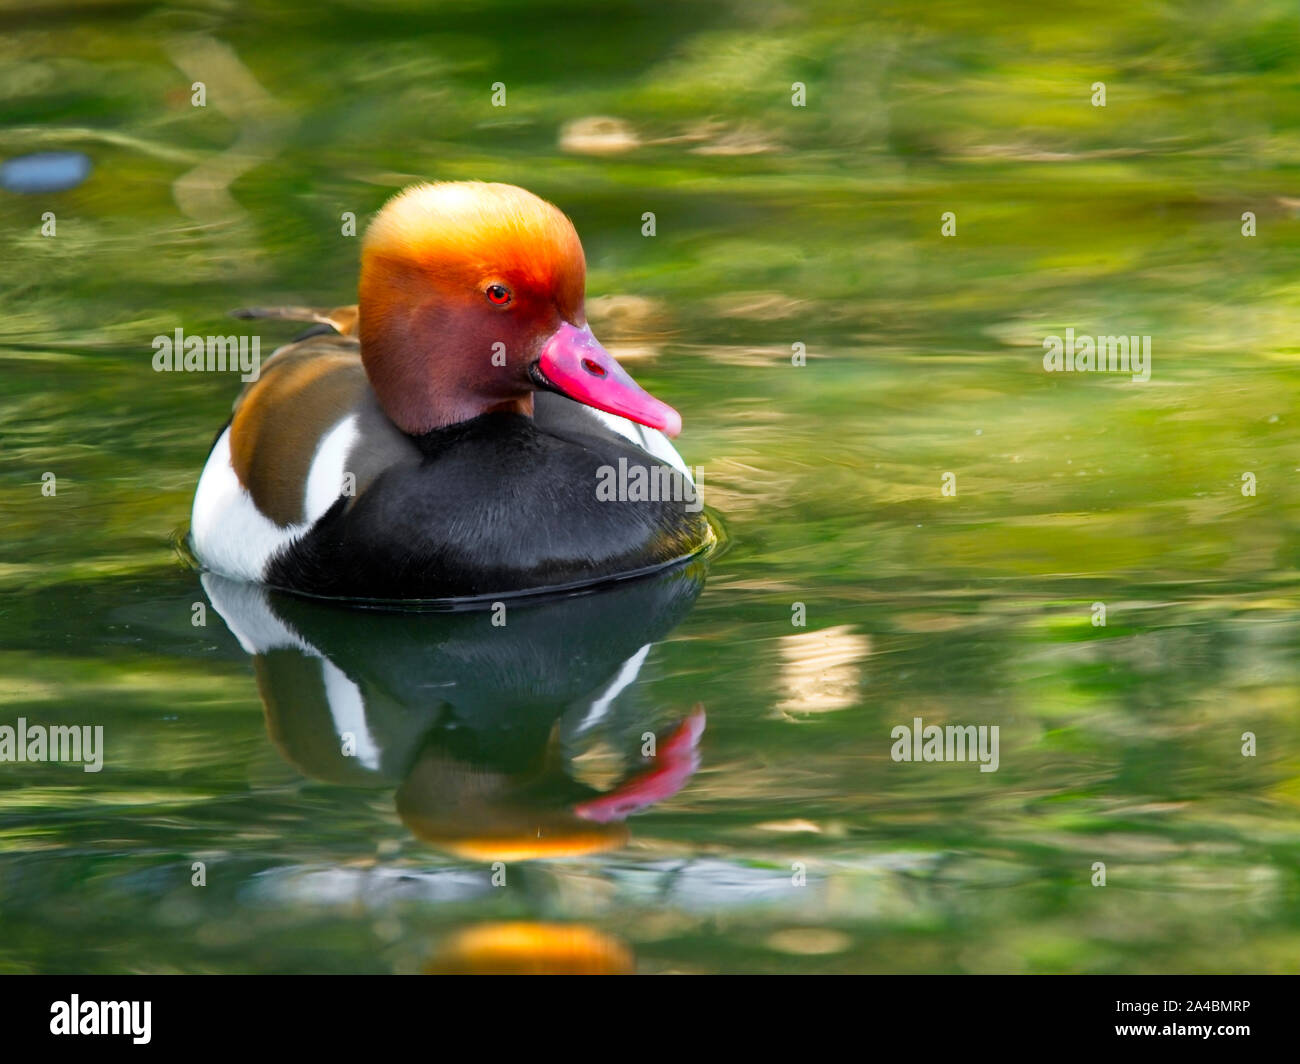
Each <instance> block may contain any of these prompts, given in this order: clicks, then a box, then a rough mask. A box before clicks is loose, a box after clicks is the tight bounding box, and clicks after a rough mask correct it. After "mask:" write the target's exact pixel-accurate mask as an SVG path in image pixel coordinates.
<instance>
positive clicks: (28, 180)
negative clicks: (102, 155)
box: [0, 151, 90, 193]
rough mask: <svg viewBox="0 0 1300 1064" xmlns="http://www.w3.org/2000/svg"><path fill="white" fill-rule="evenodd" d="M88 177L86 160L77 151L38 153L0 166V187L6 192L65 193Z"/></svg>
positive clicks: (86, 157)
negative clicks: (6, 190)
mask: <svg viewBox="0 0 1300 1064" xmlns="http://www.w3.org/2000/svg"><path fill="white" fill-rule="evenodd" d="M89 176H90V156H88V155H85V154H84V153H82V152H79V151H42V152H36V153H34V154H32V155H17V156H15V157H14V158H12V159H6V160H5V161H4V162H3V163H0V187H4V188H7V189H8V190H9V191H10V192H24V193H34V192H65V191H67V190H68V189H70V188H76V187H77V186H78V185H79V184H81V183H82V182H83V181H85V180H86V178H87V177H89Z"/></svg>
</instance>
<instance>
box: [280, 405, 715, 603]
mask: <svg viewBox="0 0 1300 1064" xmlns="http://www.w3.org/2000/svg"><path fill="white" fill-rule="evenodd" d="M415 442H416V443H417V444H418V445H419V447H420V449H421V451H422V452H423V454H424V459H423V461H422V462H420V463H419V464H416V465H402V466H395V467H393V468H390V469H389V470H387V471H386V472H384V473H382V474H380V475H379V476H378V477H377V478H376V479H375V480H374V481H373V482H372V483H371V484H370V485H369V486H368V487H367V488H366V490H365V491H364V492H363V493H362V494H361V495H360V496H359V497H357V498H355V499H349V498H340V499H339V501H338V502H337V503H336V504H335V505H334V506H333V508H331V509H330V510H329V512H327V513H326V514H325V515H324V516H323V517H322V518H321V519H320V520H319V521H318V522H317V523H316V525H314V526H313V528H312V529H311V531H310V532H308V533H307V534H306V535H305V536H304V537H303V538H302V539H301V540H299V541H297V542H296V543H295V544H293V545H292V546H291V547H290V548H289V549H287V550H286V551H284V552H282V553H281V554H280V555H279V556H277V557H276V558H275V559H273V561H272V562H271V565H270V567H269V570H268V573H267V582H268V583H270V584H272V585H273V586H276V587H281V588H286V589H289V590H294V591H299V592H304V593H307V594H314V595H328V596H337V597H349V598H386V599H411V598H459V597H470V596H494V595H506V594H510V593H512V592H520V591H534V590H540V589H543V588H553V587H563V586H567V585H579V584H587V583H598V582H601V581H605V580H610V579H614V578H617V577H620V576H624V575H630V574H632V573H635V572H638V571H643V570H647V569H653V568H655V567H658V566H663V565H667V564H669V563H671V562H673V561H675V560H677V559H680V558H684V557H687V556H689V555H691V554H693V553H695V552H697V551H698V550H700V549H701V548H702V547H703V546H704V545H705V543H706V542H707V540H708V535H709V533H708V526H707V524H706V522H705V520H704V515H703V513H701V512H692V511H693V510H694V511H698V503H696V504H692V503H691V501H690V500H689V497H684V496H686V494H687V493H686V492H684V491H683V490H682V481H681V479H680V477H679V475H678V474H676V471H673V470H670V468H669V467H667V466H664V465H663V464H662V463H660V462H658V461H657V460H656V459H654V458H651V457H650V456H649V455H647V454H646V453H645V452H644V451H641V450H640V449H638V448H636V447H633V446H632V445H631V444H624V443H622V442H619V441H615V440H611V439H608V438H603V437H597V436H594V435H585V434H582V433H580V432H563V431H543V430H541V429H539V428H538V427H537V426H536V425H535V424H534V423H533V421H532V419H530V418H526V417H521V416H519V415H515V414H487V415H484V416H482V417H479V418H475V419H474V420H473V421H469V422H465V423H464V424H461V425H455V426H452V427H450V428H448V429H442V430H439V431H436V432H433V433H430V434H428V435H427V436H424V437H421V438H419V439H417V440H416V441H415ZM620 460H621V461H620ZM638 468H639V469H640V472H638V471H637V470H638ZM629 489H630V490H629ZM611 494H614V495H615V496H616V497H614V498H610V495H611ZM617 496H621V497H617ZM646 496H649V497H646Z"/></svg>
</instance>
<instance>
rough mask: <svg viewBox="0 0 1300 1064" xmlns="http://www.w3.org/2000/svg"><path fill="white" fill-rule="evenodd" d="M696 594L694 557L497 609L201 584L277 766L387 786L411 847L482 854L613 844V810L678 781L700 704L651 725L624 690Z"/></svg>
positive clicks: (619, 817) (694, 744) (692, 745)
mask: <svg viewBox="0 0 1300 1064" xmlns="http://www.w3.org/2000/svg"><path fill="white" fill-rule="evenodd" d="M702 583H703V565H702V564H699V563H697V564H694V565H689V566H685V567H681V568H678V569H675V570H671V571H669V572H666V573H662V574H658V575H656V576H654V577H647V578H642V579H638V580H632V581H626V582H624V583H621V584H617V585H614V586H612V587H609V588H606V589H603V590H600V591H596V592H591V593H587V594H582V595H574V596H569V597H564V598H557V599H552V600H550V601H542V600H537V599H517V600H508V601H507V602H506V604H505V609H504V613H503V612H502V611H501V610H500V609H498V610H496V611H493V610H491V609H489V610H481V609H480V610H473V611H461V612H442V613H412V612H379V611H373V610H372V611H365V612H362V611H358V610H355V609H349V608H345V607H342V606H339V605H335V604H330V603H324V602H320V601H315V600H309V599H304V598H299V597H296V596H292V595H285V594H281V593H278V592H272V591H268V590H267V589H266V588H264V587H260V586H258V585H252V584H244V583H239V582H235V581H230V580H227V579H224V578H222V577H219V576H216V575H214V574H210V573H205V574H204V575H203V586H204V588H205V590H206V591H207V593H208V597H209V599H210V600H211V602H212V605H213V607H214V608H215V609H216V610H217V612H218V613H220V615H221V617H222V619H223V620H224V621H225V622H226V624H227V626H228V627H229V628H230V630H231V632H232V633H233V634H234V635H235V637H236V638H237V639H238V640H239V642H240V644H241V645H242V646H243V648H244V650H245V651H247V652H248V653H249V654H251V655H253V668H254V671H255V674H256V677H257V685H258V690H259V692H260V694H261V698H262V703H263V706H264V708H265V711H266V726H267V732H268V734H269V736H270V738H271V741H272V742H273V743H274V744H275V746H276V748H277V749H278V750H279V751H280V753H281V754H282V755H283V756H284V758H285V759H286V760H287V761H289V762H290V763H292V764H293V765H294V766H296V767H297V768H298V769H299V770H300V771H302V772H303V773H304V774H306V775H308V776H311V777H314V778H316V779H320V780H325V781H328V782H331V783H339V784H346V785H366V784H370V785H375V786H395V787H396V805H397V812H398V815H399V816H400V817H401V819H402V821H403V823H404V824H406V826H407V827H408V828H409V829H410V830H411V831H412V832H413V833H414V834H415V835H416V836H418V837H419V838H421V839H423V840H425V841H426V842H428V843H430V844H432V845H433V846H435V847H437V848H439V849H441V850H443V851H446V852H448V853H451V854H455V855H457V856H461V857H464V858H467V859H472V860H492V861H497V860H501V861H509V860H525V859H529V858H537V857H554V856H571V855H576V854H583V853H593V852H598V851H602V850H609V849H614V848H617V847H619V846H621V845H623V843H624V842H625V841H626V840H627V838H628V829H627V826H626V823H625V820H626V818H627V817H628V816H629V815H631V814H632V813H635V812H637V811H639V810H642V809H645V808H647V807H648V806H650V805H652V804H654V803H655V802H657V801H661V800H663V799H664V798H667V797H669V796H671V795H673V794H675V793H677V791H679V790H680V789H681V788H682V787H683V786H685V784H686V782H687V781H688V780H689V779H690V777H691V775H692V774H693V773H694V771H695V769H696V768H697V767H698V764H699V755H698V744H699V739H700V736H701V734H702V733H703V730H704V711H703V709H702V707H699V706H696V707H695V709H694V710H692V711H691V712H689V713H687V714H685V715H684V716H682V715H681V714H679V715H678V716H677V718H676V719H672V718H665V717H664V716H662V715H661V714H659V713H657V712H656V711H655V710H654V708H653V707H648V706H645V705H644V704H643V703H642V701H641V699H640V698H639V697H638V695H639V692H638V691H637V690H636V686H635V681H636V680H637V677H638V675H639V673H640V671H641V669H642V667H643V665H644V663H645V660H646V658H647V656H648V655H649V652H650V648H651V646H652V645H653V644H654V643H655V642H656V641H658V640H660V639H662V638H663V637H664V636H665V635H666V634H667V633H668V632H669V631H671V630H672V628H673V627H675V626H676V625H677V624H678V623H679V622H680V621H681V620H682V619H683V617H685V615H686V614H687V613H688V612H689V610H690V608H691V606H692V604H693V603H694V601H695V598H696V596H697V595H698V594H699V591H700V588H701V586H702ZM602 761H603V762H606V763H607V764H606V768H605V771H604V772H603V773H598V774H597V775H599V776H600V778H599V779H594V780H593V779H592V776H593V771H592V765H593V763H595V764H597V765H599V764H600V763H601V762H602ZM609 762H612V763H613V764H612V765H610V764H608V763H609Z"/></svg>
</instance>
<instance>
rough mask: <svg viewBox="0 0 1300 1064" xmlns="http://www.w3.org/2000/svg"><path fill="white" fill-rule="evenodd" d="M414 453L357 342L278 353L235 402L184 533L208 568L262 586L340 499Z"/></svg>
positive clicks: (320, 343) (313, 344)
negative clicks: (272, 566)
mask: <svg viewBox="0 0 1300 1064" xmlns="http://www.w3.org/2000/svg"><path fill="white" fill-rule="evenodd" d="M419 458H420V455H419V451H418V450H417V449H416V448H415V446H414V445H413V444H412V443H411V441H410V440H409V439H408V438H407V437H406V436H404V435H403V434H402V433H401V432H400V431H399V430H398V429H397V428H396V426H394V425H393V423H392V422H391V421H389V420H388V418H387V417H386V416H385V415H384V413H383V411H382V410H381V409H380V407H379V403H378V401H377V400H376V398H375V395H374V392H373V391H372V390H371V388H370V383H369V381H368V380H367V379H366V374H365V369H364V368H363V366H362V364H361V353H360V346H359V345H358V344H357V342H356V340H355V339H352V338H350V337H347V336H343V335H336V334H334V333H332V332H331V333H328V334H325V335H319V336H310V337H308V338H306V339H303V340H301V341H299V342H297V343H292V344H288V345H287V346H285V347H282V348H280V349H279V350H278V351H276V352H275V354H274V355H272V356H271V357H270V358H269V359H267V360H266V361H265V362H264V363H263V364H262V367H261V373H260V375H259V377H258V379H257V380H255V381H253V382H252V383H250V384H249V385H248V386H247V387H246V388H245V389H244V391H243V393H242V394H241V395H240V397H239V398H238V400H236V402H235V410H234V414H233V415H232V417H231V419H230V423H229V424H228V425H227V426H226V428H225V429H224V430H223V431H222V433H221V434H220V435H219V436H218V437H217V440H216V443H215V444H214V445H213V447H212V451H211V453H210V454H209V455H208V461H207V464H206V465H205V466H204V468H203V474H202V475H201V476H200V478H199V484H198V488H197V490H196V491H195V494H194V509H193V513H192V515H191V522H190V533H191V537H192V542H193V546H194V551H195V554H196V555H197V556H198V558H199V560H200V561H201V562H202V563H203V564H204V566H205V567H207V568H208V569H211V570H214V571H216V572H218V573H221V574H223V575H226V576H231V577H236V578H239V579H244V580H261V579H263V577H264V575H265V571H266V566H267V563H268V562H269V561H270V559H271V558H272V557H274V556H275V555H276V554H277V553H279V552H280V551H281V550H283V549H285V548H286V547H288V546H289V545H290V544H292V543H293V542H295V541H296V540H298V539H299V538H301V537H302V536H303V535H304V534H305V533H306V532H307V531H308V530H309V529H310V528H311V527H312V526H313V525H314V524H315V523H316V522H317V521H318V520H319V519H320V517H321V515H322V514H324V513H325V512H326V511H327V510H329V509H330V507H332V506H333V505H334V504H335V502H337V501H338V499H339V497H340V496H359V495H360V494H361V493H362V492H364V491H365V489H366V487H367V486H368V485H369V484H371V483H372V482H373V481H374V480H375V479H376V478H377V477H378V476H379V475H380V474H381V473H383V472H384V471H385V470H387V469H389V468H391V467H392V466H393V465H395V464H398V463H402V462H406V463H411V464H417V463H418V462H419Z"/></svg>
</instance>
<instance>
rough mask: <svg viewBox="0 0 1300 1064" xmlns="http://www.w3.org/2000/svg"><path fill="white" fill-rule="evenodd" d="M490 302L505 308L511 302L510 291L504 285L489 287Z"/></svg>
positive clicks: (491, 285)
mask: <svg viewBox="0 0 1300 1064" xmlns="http://www.w3.org/2000/svg"><path fill="white" fill-rule="evenodd" d="M487 297H488V302H489V303H492V304H493V305H495V306H498V307H504V306H505V305H506V304H507V303H509V302H510V289H509V288H507V287H506V286H505V285H503V284H490V285H488V286H487Z"/></svg>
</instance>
